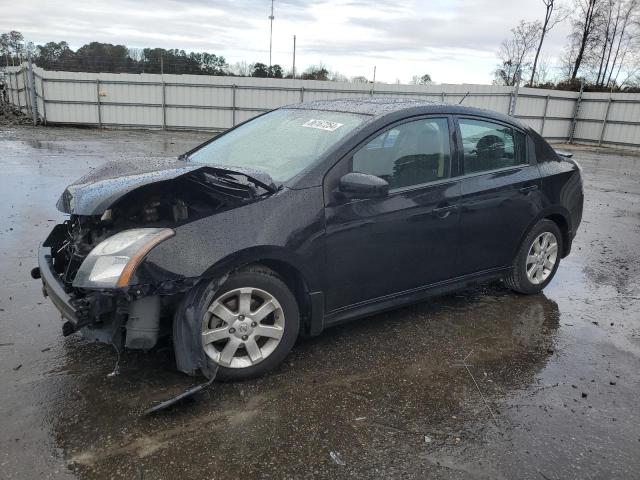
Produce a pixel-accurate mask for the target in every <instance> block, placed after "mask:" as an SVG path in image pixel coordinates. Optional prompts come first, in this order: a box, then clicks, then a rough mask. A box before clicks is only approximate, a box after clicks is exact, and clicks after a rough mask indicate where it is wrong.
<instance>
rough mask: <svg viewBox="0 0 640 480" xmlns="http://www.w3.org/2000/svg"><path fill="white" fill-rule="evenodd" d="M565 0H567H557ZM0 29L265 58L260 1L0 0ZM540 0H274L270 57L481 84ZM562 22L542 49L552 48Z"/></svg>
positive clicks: (78, 41)
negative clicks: (502, 46) (512, 33)
mask: <svg viewBox="0 0 640 480" xmlns="http://www.w3.org/2000/svg"><path fill="white" fill-rule="evenodd" d="M567 1H568V0H567ZM0 4H1V5H2V7H1V9H0V10H1V11H2V15H1V16H0V32H6V31H9V30H19V31H21V32H22V33H23V34H24V35H25V38H26V39H27V40H30V41H33V42H34V43H36V44H37V43H43V42H46V41H61V40H66V41H67V42H68V43H69V44H70V46H71V47H72V48H74V49H75V48H78V47H79V46H81V45H83V44H85V43H88V42H90V41H99V42H106V43H114V44H115V43H119V44H125V45H127V46H128V47H162V48H181V49H184V50H188V51H190V50H200V51H209V52H211V53H216V54H221V55H224V56H225V58H226V59H227V61H228V62H229V63H230V64H233V63H235V62H238V61H243V60H244V61H246V62H248V63H254V62H263V63H268V62H269V19H268V16H269V10H270V5H271V2H270V0H235V1H232V0H226V1H225V0H207V1H205V0H180V1H178V0H140V1H132V0H103V1H99V2H98V1H90V0H66V1H64V2H57V1H53V0H23V1H17V0H0ZM543 14H544V7H543V5H542V1H541V0H429V1H426V0H424V1H418V0H403V1H390V0H376V1H365V0H317V1H304V0H276V1H275V21H274V24H273V63H279V64H280V65H282V66H283V67H284V68H285V69H287V70H288V69H290V68H291V61H292V50H293V35H294V34H296V35H297V39H298V42H297V45H298V48H297V56H296V66H297V68H298V69H299V68H300V67H306V66H308V65H311V64H318V63H320V62H322V63H323V64H325V65H326V66H327V67H328V68H329V69H330V70H332V71H338V72H340V73H342V74H344V75H346V76H348V77H352V76H356V75H364V76H366V77H368V78H369V79H370V78H371V77H372V74H373V67H374V65H375V66H377V79H378V80H382V81H386V82H395V81H396V80H397V79H399V80H400V81H401V82H403V83H405V82H408V81H409V80H410V79H411V77H412V76H413V75H422V74H423V73H429V74H430V75H431V77H432V78H433V80H434V81H436V82H439V83H490V82H491V80H492V75H491V71H492V70H493V69H494V68H495V64H496V52H497V50H498V48H499V45H500V42H501V41H502V40H503V39H504V38H505V37H506V36H508V35H509V33H510V32H509V29H510V28H512V27H513V26H514V25H515V24H516V23H517V22H518V21H519V20H520V19H526V20H535V19H540V18H541V17H542V16H543ZM567 30H568V24H561V25H558V26H557V27H556V29H555V30H554V31H552V32H551V35H550V36H549V37H548V38H547V40H546V41H545V47H544V52H543V54H544V55H545V56H548V57H549V58H553V57H555V56H557V55H558V54H559V53H560V52H561V50H562V48H563V47H564V44H565V43H566V36H567V34H568V31H567Z"/></svg>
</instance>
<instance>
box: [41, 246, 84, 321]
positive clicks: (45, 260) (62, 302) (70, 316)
mask: <svg viewBox="0 0 640 480" xmlns="http://www.w3.org/2000/svg"><path fill="white" fill-rule="evenodd" d="M38 267H39V268H40V276H41V278H42V293H43V294H44V296H45V297H49V298H50V299H51V301H52V302H53V304H54V305H55V307H56V308H57V309H58V310H59V311H60V314H61V315H62V318H64V319H66V320H68V321H69V322H70V323H71V324H72V326H73V327H74V331H75V329H77V327H78V316H77V313H76V309H75V308H74V307H73V305H71V297H70V296H69V294H68V293H67V292H65V290H64V285H63V283H62V280H60V277H59V276H58V274H57V273H56V272H55V270H54V269H53V261H52V259H51V249H50V248H49V247H44V246H42V245H41V246H40V248H39V249H38Z"/></svg>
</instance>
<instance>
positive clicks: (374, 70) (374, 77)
mask: <svg viewBox="0 0 640 480" xmlns="http://www.w3.org/2000/svg"><path fill="white" fill-rule="evenodd" d="M371 83H376V66H375V65H374V66H373V82H371Z"/></svg>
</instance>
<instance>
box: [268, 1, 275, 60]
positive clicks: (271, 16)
mask: <svg viewBox="0 0 640 480" xmlns="http://www.w3.org/2000/svg"><path fill="white" fill-rule="evenodd" d="M274 18H275V17H274V16H273V0H271V15H269V20H270V21H271V27H270V32H269V67H271V46H272V45H273V19H274Z"/></svg>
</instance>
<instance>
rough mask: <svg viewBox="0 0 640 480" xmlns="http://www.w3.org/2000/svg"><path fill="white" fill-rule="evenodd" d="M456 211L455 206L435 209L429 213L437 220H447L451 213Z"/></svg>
mask: <svg viewBox="0 0 640 480" xmlns="http://www.w3.org/2000/svg"><path fill="white" fill-rule="evenodd" d="M457 209H458V206H457V205H447V206H444V207H436V208H434V209H433V210H431V213H432V214H433V215H435V216H436V217H438V218H447V217H448V216H449V215H451V212H454V211H456V210H457Z"/></svg>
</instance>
